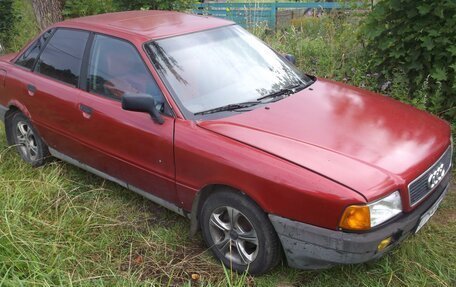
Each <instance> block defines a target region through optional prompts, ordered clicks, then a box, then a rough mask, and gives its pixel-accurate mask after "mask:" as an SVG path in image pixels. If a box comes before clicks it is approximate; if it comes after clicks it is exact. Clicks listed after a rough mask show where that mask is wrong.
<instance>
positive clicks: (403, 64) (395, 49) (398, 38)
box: [363, 0, 456, 121]
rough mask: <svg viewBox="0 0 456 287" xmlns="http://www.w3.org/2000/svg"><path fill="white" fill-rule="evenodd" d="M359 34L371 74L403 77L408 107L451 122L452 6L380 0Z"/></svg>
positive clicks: (455, 68)
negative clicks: (419, 109)
mask: <svg viewBox="0 0 456 287" xmlns="http://www.w3.org/2000/svg"><path fill="white" fill-rule="evenodd" d="M363 30H364V33H363V36H364V37H365V39H366V41H367V51H369V52H371V53H372V55H370V56H371V61H370V65H371V67H372V68H373V69H374V70H377V71H381V72H382V74H383V75H384V77H385V78H386V79H388V78H389V79H392V78H393V77H395V76H397V75H401V76H405V78H406V80H407V83H406V84H407V86H408V95H407V97H408V100H409V101H410V102H412V103H415V104H416V103H421V104H422V107H424V108H426V109H428V110H430V111H432V112H434V113H436V114H439V115H441V116H445V117H446V118H447V119H451V120H453V121H454V120H456V1H454V0H439V1H434V0H383V1H380V2H379V3H378V4H377V5H376V6H375V8H374V9H373V11H372V13H370V15H369V16H368V17H367V20H366V23H365V25H364V29H363Z"/></svg>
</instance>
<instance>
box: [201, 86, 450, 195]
mask: <svg viewBox="0 0 456 287" xmlns="http://www.w3.org/2000/svg"><path fill="white" fill-rule="evenodd" d="M198 125H199V126H200V127H202V128H205V129H208V130H211V131H213V132H216V133H219V134H221V135H224V136H227V137H230V138H232V139H235V140H237V141H240V142H243V143H245V144H248V145H251V146H254V147H256V148H259V149H261V150H264V151H266V152H268V153H271V154H273V155H275V156H278V157H281V158H283V159H286V160H288V161H290V162H293V163H295V164H298V165H300V166H302V167H305V168H307V169H310V170H312V171H314V172H317V173H319V174H321V175H323V176H326V177H328V178H330V179H332V180H334V181H337V182H339V183H341V184H343V185H345V186H347V187H349V188H351V189H353V190H355V191H357V192H359V193H361V194H362V195H364V197H366V199H367V200H369V201H371V200H374V199H376V198H378V197H381V196H383V195H384V194H385V193H386V192H390V191H392V190H393V188H398V187H401V186H404V184H408V183H409V182H410V181H411V180H412V179H414V178H415V177H417V176H418V175H419V174H421V173H422V172H424V170H426V169H427V168H428V167H429V166H430V165H431V164H432V163H433V162H434V161H436V160H437V159H438V158H439V157H440V155H441V154H442V153H443V152H444V151H445V149H446V148H447V147H448V145H449V144H450V134H451V132H450V127H449V125H448V124H446V123H445V122H444V121H442V120H440V119H439V118H437V117H435V116H432V115H429V114H428V113H425V112H422V111H419V110H417V109H415V108H413V107H411V106H408V105H405V104H402V103H400V102H398V101H395V100H392V99H390V98H388V97H386V96H382V95H378V94H375V93H372V92H369V91H365V90H362V89H358V88H355V87H351V86H347V85H344V84H341V83H336V82H331V81H328V80H322V79H319V80H318V81H316V82H315V83H314V84H313V85H312V86H311V87H310V88H307V89H305V90H303V91H301V92H299V93H297V94H295V95H292V96H290V97H288V98H286V99H284V100H281V101H278V102H276V103H271V104H269V105H268V109H267V108H259V109H255V110H253V111H250V112H245V113H240V114H236V115H235V116H231V117H227V118H223V119H220V120H210V121H202V122H199V123H198Z"/></svg>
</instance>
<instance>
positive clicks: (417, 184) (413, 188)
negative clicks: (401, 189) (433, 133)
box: [408, 146, 452, 206]
mask: <svg viewBox="0 0 456 287" xmlns="http://www.w3.org/2000/svg"><path fill="white" fill-rule="evenodd" d="M451 157H452V147H451V146H449V147H448V148H447V150H446V151H445V152H444V153H443V155H442V156H441V157H440V158H439V160H437V161H436V162H435V163H434V164H433V165H432V166H431V167H430V168H429V169H428V170H426V171H425V172H424V173H423V174H421V175H420V176H419V177H417V178H416V179H415V180H414V181H412V182H411V183H410V184H409V185H408V190H409V196H410V205H411V206H414V205H415V204H417V203H418V202H420V201H421V200H422V199H423V198H424V197H425V196H426V195H428V194H429V193H430V192H431V191H433V190H434V189H435V188H436V187H437V186H438V185H437V186H435V187H433V188H430V187H429V186H428V179H429V177H430V175H431V174H432V173H433V172H434V171H435V170H436V169H437V168H438V167H439V166H441V165H442V164H443V167H444V170H445V175H446V174H447V173H448V171H449V170H450V168H451Z"/></svg>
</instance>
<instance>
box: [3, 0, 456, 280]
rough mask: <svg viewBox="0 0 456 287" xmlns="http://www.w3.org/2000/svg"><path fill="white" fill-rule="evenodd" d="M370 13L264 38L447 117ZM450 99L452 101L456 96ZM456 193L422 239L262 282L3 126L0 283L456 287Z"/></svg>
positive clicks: (91, 8)
mask: <svg viewBox="0 0 456 287" xmlns="http://www.w3.org/2000/svg"><path fill="white" fill-rule="evenodd" d="M111 1H112V2H114V1H115V0H102V1H90V0H83V1H67V5H68V6H67V8H66V11H73V12H71V13H68V14H66V15H67V16H68V17H70V16H74V15H88V14H93V13H99V12H104V11H111V10H109V9H111V8H109V7H110V6H109V5H110V4H109V3H110V2H111ZM71 3H73V4H71ZM106 3H108V4H109V5H108V4H106ZM157 3H159V2H157ZM105 4H106V5H105ZM71 5H74V6H71ZM96 5H99V6H96ZM104 5H105V6H104ZM436 5H438V3H437V2H436V3H434V6H433V9H435V7H436ZM143 8H144V7H143ZM145 8H147V7H145ZM13 9H14V11H15V12H14V13H15V15H16V17H18V19H19V20H18V21H16V24H15V25H14V28H13V31H14V32H13V33H12V35H13V36H12V37H11V41H10V43H11V44H10V45H9V46H8V47H9V49H10V50H13V51H16V50H18V49H19V48H20V47H22V46H23V45H24V44H25V42H27V41H29V40H30V39H31V38H32V36H33V35H35V34H36V33H37V32H38V28H37V25H36V23H35V22H34V18H33V10H32V9H31V6H30V3H29V1H28V0H14V1H13ZM106 9H108V10H106ZM74 11H76V12H74ZM77 11H79V12H77ZM81 11H85V12H81ZM365 17H366V15H365V14H353V13H350V14H345V13H334V14H326V15H323V16H322V17H320V18H312V17H310V18H303V19H301V20H295V21H294V22H293V26H292V27H290V28H288V29H285V30H280V31H277V32H272V31H268V30H265V29H264V27H259V28H258V29H255V33H256V34H257V35H259V36H260V37H261V38H262V39H264V40H265V41H266V42H268V43H269V44H270V45H271V46H273V47H274V48H276V49H278V50H280V51H283V52H288V53H291V54H295V55H296V56H297V60H298V66H299V67H300V68H301V69H302V70H304V71H306V72H308V73H310V74H314V75H318V76H320V77H326V78H331V79H335V80H340V81H344V82H347V83H349V84H352V85H356V86H361V87H364V88H367V89H371V90H375V91H382V92H383V93H386V94H388V95H390V96H392V97H394V98H397V99H400V100H403V101H406V102H409V103H412V104H414V105H416V106H418V107H420V108H422V109H429V110H431V111H434V112H437V113H439V112H441V110H436V109H434V107H437V106H436V105H433V104H432V105H429V102H428V101H429V100H428V99H427V98H429V97H432V95H433V94H432V93H429V91H430V89H432V88H433V86H432V85H434V82H433V80H431V81H429V80H428V81H423V82H422V83H421V85H415V92H414V93H413V95H412V96H411V95H410V86H409V85H410V79H409V76H408V74H407V73H405V72H404V71H402V72H401V70H400V69H399V70H398V69H396V70H394V71H393V72H394V73H392V74H388V73H387V72H384V71H383V70H382V69H380V68H378V67H377V66H376V65H373V63H374V62H373V61H371V59H372V58H373V56H372V55H371V53H372V51H373V50H371V49H373V48H367V49H366V48H365V46H363V43H364V40H363V37H362V36H361V35H362V34H361V33H362V32H364V31H362V30H361V29H360V27H363V26H362V24H363V23H364V21H365ZM2 32H3V30H2ZM450 64H452V63H448V66H450ZM397 67H399V66H397ZM399 68H400V67H399ZM426 78H429V77H426ZM429 79H430V78H429ZM432 79H433V78H432ZM440 91H441V93H442V97H443V98H446V97H447V96H448V97H452V96H453V97H454V95H455V94H454V93H453V94H449V95H447V94H444V89H443V88H441V89H440ZM444 103H445V102H444ZM445 105H448V104H445ZM452 107H454V104H453V106H449V107H448V108H452ZM442 115H443V114H442ZM445 116H446V117H447V119H450V118H451V117H452V116H451V115H450V114H447V113H445ZM453 121H454V118H453ZM454 186H455V184H453V190H452V191H451V192H450V193H449V195H448V197H447V198H446V200H445V201H444V202H443V205H442V207H441V208H440V209H439V211H438V212H437V213H436V215H435V217H434V218H433V219H432V220H431V221H430V223H429V224H428V225H427V226H425V227H424V228H423V229H422V230H421V231H420V233H419V235H418V236H413V237H411V238H409V239H408V240H407V241H406V242H404V243H403V244H402V245H401V246H400V247H399V248H397V249H395V250H393V252H392V253H391V254H389V255H387V256H385V257H384V258H382V259H380V260H379V261H376V262H372V263H369V264H362V265H355V266H340V267H336V268H333V269H330V270H326V271H317V272H308V271H298V270H294V269H290V268H288V267H285V266H279V267H277V268H276V269H274V270H273V272H272V273H270V274H267V275H266V276H263V277H259V278H252V277H249V276H240V275H235V274H232V273H231V272H230V271H229V270H226V273H225V272H224V270H223V268H221V266H220V264H219V262H217V261H215V260H214V259H212V257H211V256H210V254H209V253H208V251H207V250H206V249H205V247H204V245H203V243H202V240H201V238H200V237H199V236H197V237H196V238H193V239H190V238H189V234H188V227H189V222H188V221H187V220H186V219H184V218H181V217H179V216H178V215H175V214H173V213H171V212H168V211H166V210H165V209H163V208H160V207H158V206H157V205H154V204H153V203H151V202H149V201H147V200H144V199H142V198H140V197H139V196H136V195H134V194H133V193H131V192H129V191H127V190H125V189H123V188H121V187H119V186H117V185H115V184H112V183H108V182H105V181H103V180H102V179H100V178H98V177H96V176H93V175H90V174H88V173H86V172H83V171H81V170H80V169H78V168H75V167H72V166H70V165H68V164H64V163H62V162H59V161H54V162H51V163H49V164H47V165H46V166H45V167H43V168H39V169H32V168H30V167H29V166H27V165H26V164H24V163H22V161H21V160H20V158H19V156H17V155H16V153H15V152H14V149H13V148H8V147H7V145H6V140H5V135H4V132H3V125H1V124H0V286H57V285H59V286H151V285H152V286H153V285H165V286H166V285H170V286H181V285H184V286H278V285H281V286H456V253H455V252H453V250H456V235H455V234H456V224H455V222H456V190H455V189H454ZM192 275H193V276H192ZM192 278H193V279H192Z"/></svg>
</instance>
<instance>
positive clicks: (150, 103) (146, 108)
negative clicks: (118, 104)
mask: <svg viewBox="0 0 456 287" xmlns="http://www.w3.org/2000/svg"><path fill="white" fill-rule="evenodd" d="M122 109H124V110H126V111H132V112H142V113H148V114H149V115H150V117H151V118H152V119H153V120H154V122H156V123H158V124H160V125H161V124H163V123H164V122H165V120H164V119H163V116H162V115H161V114H160V112H159V111H158V110H157V108H156V107H155V99H154V97H153V96H151V95H148V94H133V93H125V94H124V95H123V96H122Z"/></svg>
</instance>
